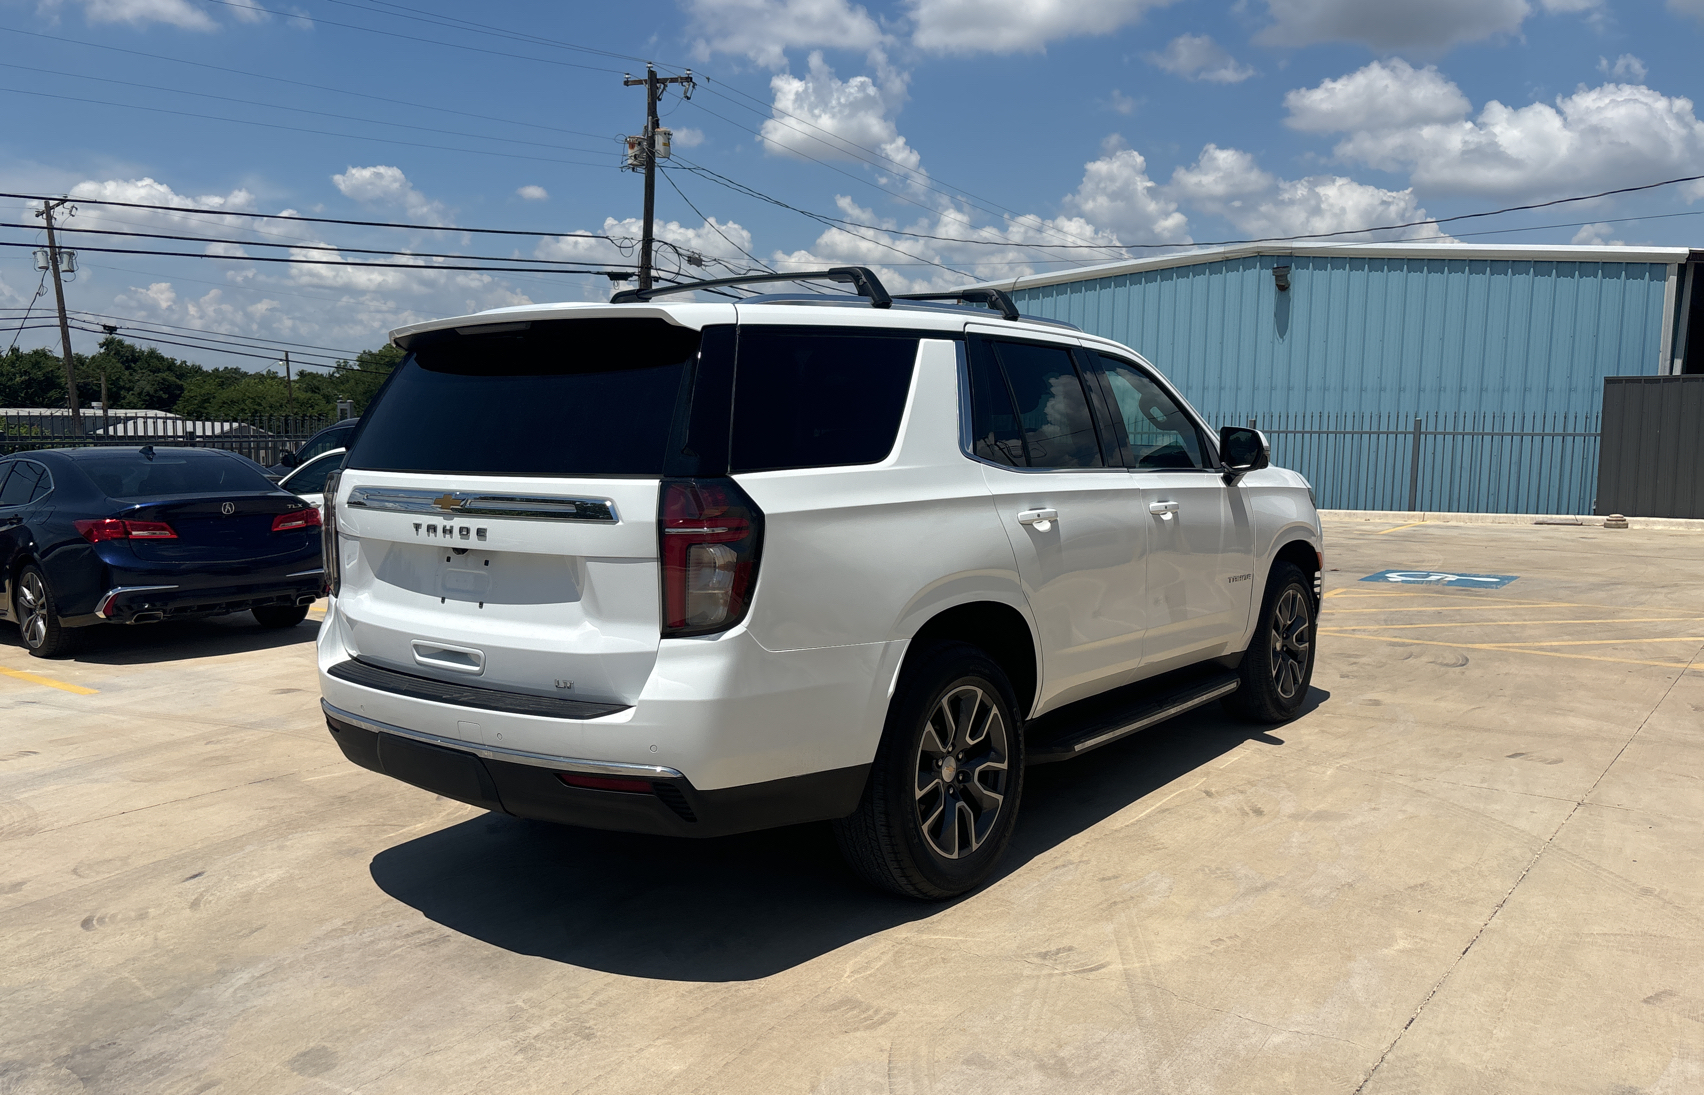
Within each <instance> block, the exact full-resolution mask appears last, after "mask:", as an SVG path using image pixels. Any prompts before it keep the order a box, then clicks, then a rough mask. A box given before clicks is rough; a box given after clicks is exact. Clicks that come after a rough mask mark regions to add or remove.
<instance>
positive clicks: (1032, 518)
mask: <svg viewBox="0 0 1704 1095" xmlns="http://www.w3.org/2000/svg"><path fill="white" fill-rule="evenodd" d="M1057 520H1059V511H1058V510H1056V509H1026V510H1021V511H1019V513H1018V524H1020V525H1034V526H1035V528H1036V531H1037V532H1046V531H1047V530H1048V529H1049V528H1051V527H1052V526H1053V522H1055V521H1057Z"/></svg>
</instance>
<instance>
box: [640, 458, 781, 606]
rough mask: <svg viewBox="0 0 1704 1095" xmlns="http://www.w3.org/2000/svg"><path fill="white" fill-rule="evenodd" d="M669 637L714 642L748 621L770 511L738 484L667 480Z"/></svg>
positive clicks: (662, 529)
mask: <svg viewBox="0 0 1704 1095" xmlns="http://www.w3.org/2000/svg"><path fill="white" fill-rule="evenodd" d="M657 511H658V520H657V524H658V537H659V539H661V541H662V544H661V547H660V549H659V550H660V555H661V558H662V582H663V635H664V636H665V637H680V636H683V635H706V634H709V633H711V632H715V631H726V630H727V629H728V628H730V627H733V626H734V625H735V624H737V623H739V622H740V621H741V620H743V619H745V614H746V609H747V608H748V607H749V605H750V604H751V593H752V587H753V586H754V585H755V584H756V582H757V560H758V555H759V551H760V549H761V547H762V541H763V511H762V510H759V509H758V508H757V503H755V502H753V501H752V500H751V499H750V498H749V497H747V496H746V493H745V492H744V491H742V490H740V488H739V486H738V485H737V484H736V483H735V482H734V481H733V480H732V479H665V480H663V484H662V496H661V498H660V499H659V500H658V504H657Z"/></svg>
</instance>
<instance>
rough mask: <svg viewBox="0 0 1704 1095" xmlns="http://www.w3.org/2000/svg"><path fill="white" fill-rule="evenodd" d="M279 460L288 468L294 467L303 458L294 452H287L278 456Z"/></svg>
mask: <svg viewBox="0 0 1704 1095" xmlns="http://www.w3.org/2000/svg"><path fill="white" fill-rule="evenodd" d="M278 462H279V463H280V464H283V465H284V466H285V467H287V468H293V467H295V466H296V465H298V464H300V463H301V462H302V458H301V457H299V456H297V455H296V454H295V453H293V452H287V453H285V454H284V455H283V456H280V457H279V458H278Z"/></svg>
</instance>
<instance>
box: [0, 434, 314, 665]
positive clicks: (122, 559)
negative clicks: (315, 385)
mask: <svg viewBox="0 0 1704 1095" xmlns="http://www.w3.org/2000/svg"><path fill="white" fill-rule="evenodd" d="M0 577H3V578H4V588H3V592H4V596H3V597H0V619H10V620H12V621H14V622H16V623H17V625H18V629H19V631H20V633H21V634H22V636H23V640H24V645H25V646H26V647H27V648H28V649H29V651H30V653H31V654H34V655H36V656H37V657H43V658H51V657H57V656H60V655H63V654H67V653H69V652H70V651H71V650H72V649H73V648H74V646H75V645H76V641H77V638H78V635H79V630H80V629H81V628H85V627H89V626H91V625H94V624H102V623H111V624H146V623H156V622H159V621H161V620H182V619H190V618H194V617H199V616H219V615H224V614H227V613H231V612H243V611H251V612H253V613H254V617H255V619H256V620H257V621H258V622H259V623H260V624H261V626H263V627H293V626H294V625H296V624H298V623H300V622H301V621H302V619H303V617H305V616H306V615H307V612H308V606H309V605H311V604H312V603H313V602H314V600H315V598H317V597H318V596H319V595H320V591H321V588H322V586H323V583H324V579H325V571H324V568H323V566H322V565H321V562H320V515H319V511H318V510H317V509H316V508H315V507H314V506H313V505H311V504H309V503H308V502H306V501H304V500H303V499H301V498H298V497H296V496H295V495H293V494H290V493H288V492H286V491H282V490H280V489H278V487H277V486H275V485H274V484H273V483H272V482H271V481H270V480H268V479H267V478H266V476H265V475H264V474H262V473H261V470H260V469H259V468H258V467H257V466H256V465H255V464H254V463H253V462H251V461H248V460H244V459H242V458H241V457H238V456H235V455H233V454H231V453H227V452H221V451H219V450H217V449H173V448H161V449H158V450H156V449H155V448H154V447H153V446H152V445H144V446H142V447H141V448H139V449H134V448H122V449H120V448H79V449H48V450H44V451H41V452H29V453H20V454H17V455H13V456H6V457H0Z"/></svg>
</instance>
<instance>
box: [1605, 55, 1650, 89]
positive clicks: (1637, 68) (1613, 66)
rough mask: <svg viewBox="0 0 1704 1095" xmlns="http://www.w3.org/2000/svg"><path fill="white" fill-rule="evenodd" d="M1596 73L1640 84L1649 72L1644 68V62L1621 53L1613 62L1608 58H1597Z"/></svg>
mask: <svg viewBox="0 0 1704 1095" xmlns="http://www.w3.org/2000/svg"><path fill="white" fill-rule="evenodd" d="M1598 71H1599V72H1601V73H1603V74H1604V75H1605V76H1608V77H1610V78H1611V79H1614V80H1631V81H1632V82H1633V83H1636V84H1642V83H1644V82H1645V77H1646V76H1648V75H1650V71H1651V70H1650V69H1648V68H1646V67H1645V62H1643V61H1641V60H1640V59H1639V58H1637V57H1635V56H1633V55H1632V54H1631V53H1623V54H1622V55H1621V56H1619V57H1617V58H1616V59H1615V60H1614V61H1613V62H1611V61H1610V59H1609V58H1608V57H1599V58H1598Z"/></svg>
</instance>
